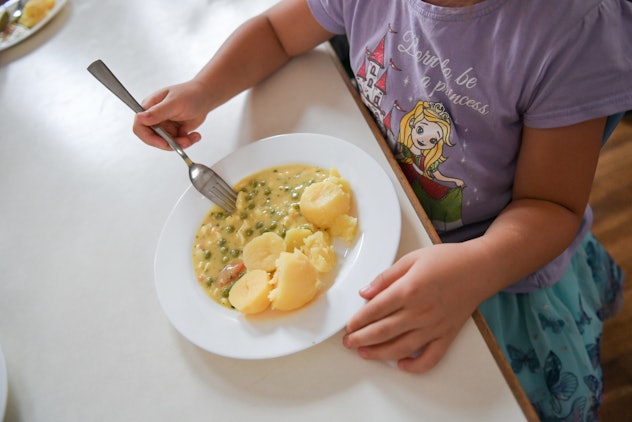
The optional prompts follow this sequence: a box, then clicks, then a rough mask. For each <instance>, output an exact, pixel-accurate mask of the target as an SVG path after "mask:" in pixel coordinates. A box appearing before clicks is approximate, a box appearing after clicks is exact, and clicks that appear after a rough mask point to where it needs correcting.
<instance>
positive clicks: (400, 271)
mask: <svg viewBox="0 0 632 422" xmlns="http://www.w3.org/2000/svg"><path fill="white" fill-rule="evenodd" d="M412 263H413V262H412V261H411V260H410V259H409V258H408V255H407V256H404V257H402V258H401V259H400V260H398V261H397V262H395V264H393V265H392V266H390V267H389V268H387V269H386V270H384V271H383V272H382V273H380V274H379V275H378V276H377V277H376V278H375V279H373V281H371V283H369V284H368V285H366V286H365V287H363V288H362V289H360V296H362V297H363V298H364V299H366V300H371V299H373V298H374V297H375V296H376V295H377V294H378V293H380V292H381V291H383V290H384V289H386V288H387V287H388V286H390V285H391V284H393V283H394V282H395V281H397V280H398V279H400V278H401V277H403V276H404V275H405V274H406V272H407V271H408V269H409V268H410V265H411V264H412Z"/></svg>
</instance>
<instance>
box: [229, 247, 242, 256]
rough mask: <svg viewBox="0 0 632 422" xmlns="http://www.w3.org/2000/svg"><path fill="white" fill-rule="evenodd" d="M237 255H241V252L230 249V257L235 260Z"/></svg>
mask: <svg viewBox="0 0 632 422" xmlns="http://www.w3.org/2000/svg"><path fill="white" fill-rule="evenodd" d="M239 255H241V250H239V249H231V250H230V256H231V257H233V258H237V257H238V256H239Z"/></svg>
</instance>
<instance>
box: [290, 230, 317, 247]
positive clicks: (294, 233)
mask: <svg viewBox="0 0 632 422" xmlns="http://www.w3.org/2000/svg"><path fill="white" fill-rule="evenodd" d="M311 234H312V231H311V230H309V229H303V228H295V229H289V230H288V231H287V232H286V233H285V250H286V251H287V252H293V251H294V249H300V248H301V247H302V246H303V243H304V241H305V238H306V237H307V236H309V235H311Z"/></svg>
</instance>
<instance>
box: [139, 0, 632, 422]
mask: <svg viewBox="0 0 632 422" xmlns="http://www.w3.org/2000/svg"><path fill="white" fill-rule="evenodd" d="M335 34H346V36H347V37H348V40H349V62H350V64H351V67H352V69H353V72H354V74H355V82H356V83H357V87H358V90H359V92H360V94H361V96H362V98H363V100H364V102H365V104H366V106H367V107H368V108H369V109H370V110H371V111H372V112H373V114H374V116H375V119H376V121H377V123H378V124H379V125H380V127H381V129H382V131H383V133H384V135H385V137H386V139H387V140H388V142H389V143H390V145H391V147H392V150H393V153H394V154H395V156H396V157H397V158H398V159H399V161H400V163H401V165H402V168H403V169H404V171H405V173H406V174H407V176H408V178H409V181H410V184H411V186H412V188H413V189H414V191H415V192H416V193H417V196H418V197H419V199H420V201H421V202H422V204H423V205H424V208H425V209H426V210H427V212H428V215H429V216H430V218H431V220H432V221H433V224H434V226H435V227H436V229H437V231H438V232H439V234H440V236H441V238H442V240H443V243H442V244H439V245H435V246H432V247H429V248H424V249H422V250H417V251H413V252H411V253H409V254H407V255H406V256H404V257H402V258H401V259H400V260H399V261H398V262H396V263H395V264H394V265H393V266H392V267H391V268H389V269H387V270H385V271H384V272H383V273H382V274H380V275H379V276H378V277H377V278H376V279H375V280H373V281H372V282H371V283H369V284H368V285H367V287H365V288H364V289H363V290H362V291H361V292H360V294H361V295H362V297H364V298H365V299H367V304H366V305H365V306H364V307H363V308H362V309H361V310H360V311H359V312H358V313H357V314H356V315H355V316H354V317H353V318H352V319H351V320H350V321H349V322H348V325H347V327H346V335H345V337H344V340H343V342H344V345H345V346H346V347H348V348H352V349H356V350H357V352H358V354H359V355H360V356H362V357H363V358H365V359H385V360H392V359H394V360H397V361H398V366H399V368H400V369H402V370H405V371H410V372H418V373H420V372H424V371H427V370H429V369H430V368H432V367H433V366H434V365H435V364H436V363H437V362H438V361H439V360H440V359H441V357H442V356H443V355H444V354H445V352H446V350H447V348H448V347H449V346H450V344H451V342H452V341H453V339H454V338H455V336H456V335H457V333H458V332H459V330H460V329H461V327H462V326H463V324H464V323H465V321H466V320H467V319H468V318H469V317H470V315H471V314H472V313H473V311H474V310H475V309H476V308H477V307H478V308H480V310H481V311H482V313H483V315H484V316H485V318H486V320H487V322H488V323H489V325H490V327H491V329H492V330H493V332H494V334H495V336H496V338H497V340H498V342H499V345H500V346H501V348H502V349H503V351H504V353H505V355H506V356H507V358H508V360H509V361H510V363H511V365H512V368H513V370H514V372H515V373H516V375H517V377H518V379H519V380H520V382H521V384H522V386H523V388H524V389H525V391H526V393H527V395H528V397H529V399H530V401H531V402H532V403H533V405H534V406H535V408H536V410H537V411H538V413H539V415H540V416H541V417H542V419H544V420H558V419H560V420H561V419H564V418H566V417H573V418H575V419H574V420H584V419H586V420H592V419H596V418H597V410H598V407H599V403H600V400H601V394H602V391H603V384H602V377H601V368H600V364H599V340H600V336H601V330H602V325H603V320H604V318H606V317H608V316H610V315H612V314H614V313H615V312H616V310H617V308H618V307H619V306H620V298H621V286H622V274H621V272H620V270H619V269H618V267H617V266H616V264H614V263H613V262H612V260H611V259H610V258H609V256H608V255H607V253H606V252H605V251H604V249H603V248H602V247H601V245H600V244H599V243H598V242H597V241H596V240H595V239H594V238H593V237H592V235H591V234H590V233H589V230H590V223H591V213H590V209H589V208H588V207H587V202H588V196H589V192H590V188H591V183H592V179H593V175H594V171H595V167H596V164H597V159H598V155H599V150H600V147H601V142H602V137H603V134H604V126H605V122H606V116H610V115H613V114H616V113H620V112H622V111H625V110H629V109H632V42H630V40H632V3H629V2H627V1H625V0H559V1H556V2H554V3H551V2H550V1H549V0H531V1H528V2H526V1H519V0H478V1H476V0H469V1H467V0H465V1H464V0H451V1H449V0H448V1H440V0H433V1H430V0H428V1H422V0H407V1H403V0H393V1H389V2H384V1H383V0H346V1H344V0H284V1H281V2H279V3H278V4H277V5H276V6H275V7H273V8H272V9H271V10H269V11H267V12H265V13H264V14H262V15H260V16H258V17H255V18H253V19H251V20H249V21H248V22H246V23H245V24H244V25H242V26H241V27H240V28H239V29H238V30H237V31H236V32H235V33H234V34H233V35H232V36H231V37H229V39H228V40H227V41H226V43H225V44H224V45H223V47H222V48H221V49H220V50H219V52H218V53H217V54H216V55H215V57H214V58H213V59H212V60H210V61H209V63H208V64H207V65H206V66H205V67H204V68H203V69H202V70H201V71H200V72H199V73H198V74H197V75H196V76H195V77H194V78H193V79H192V80H191V81H188V82H185V83H183V84H179V85H175V86H172V87H168V88H165V89H163V90H160V91H158V92H157V93H155V94H154V95H152V96H151V97H149V98H148V99H147V100H146V101H145V103H144V106H145V108H147V111H146V112H143V113H139V114H138V115H137V117H136V119H135V122H134V132H135V133H136V134H137V135H138V136H139V137H140V138H141V139H142V140H143V141H145V142H146V143H148V144H150V145H153V146H156V147H160V148H165V149H167V148H168V147H167V145H166V144H165V143H164V141H162V140H161V139H160V138H158V137H157V136H155V135H154V134H153V132H152V131H151V130H150V129H149V126H151V125H155V124H161V125H162V126H163V127H165V128H166V129H167V130H169V131H170V132H171V133H172V134H174V136H176V138H177V141H178V142H179V143H180V144H181V145H182V146H183V147H187V146H189V145H191V144H192V143H194V142H197V141H199V140H200V134H199V133H197V132H195V129H196V128H197V127H198V126H199V125H200V124H201V123H202V122H203V120H204V118H205V116H206V115H207V113H208V112H209V111H211V110H213V109H214V108H216V107H217V106H219V105H220V104H222V103H223V102H225V101H227V100H228V99H230V98H231V97H233V96H234V95H236V94H237V93H239V92H241V91H242V90H244V89H247V88H249V87H251V86H253V85H255V84H257V83H258V82H260V81H261V80H263V79H264V78H265V77H267V76H268V75H270V74H271V73H273V72H274V71H275V70H277V69H278V68H279V67H281V66H282V65H283V64H284V63H286V62H287V61H288V60H289V59H290V58H291V57H293V56H296V55H299V54H301V53H304V52H306V51H309V50H310V49H312V48H313V47H315V46H316V45H318V44H320V43H322V42H324V41H326V40H328V39H330V38H331V37H332V36H333V35H335Z"/></svg>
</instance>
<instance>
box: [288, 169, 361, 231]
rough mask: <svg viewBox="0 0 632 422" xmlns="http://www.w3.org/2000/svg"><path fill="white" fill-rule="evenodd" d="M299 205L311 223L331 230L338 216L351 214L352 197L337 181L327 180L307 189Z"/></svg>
mask: <svg viewBox="0 0 632 422" xmlns="http://www.w3.org/2000/svg"><path fill="white" fill-rule="evenodd" d="M299 205H300V208H301V212H302V213H303V215H304V216H305V218H306V219H307V220H308V221H309V222H311V223H313V224H315V225H317V226H318V227H321V228H329V227H330V226H331V225H332V224H333V222H334V220H335V219H336V216H338V215H340V214H348V213H349V209H350V208H351V195H350V194H349V192H346V191H345V190H344V188H343V187H342V186H341V184H339V183H336V182H335V180H330V179H325V180H324V181H322V182H317V183H314V184H312V185H309V186H308V187H306V188H305V190H304V191H303V195H301V200H300V202H299Z"/></svg>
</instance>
